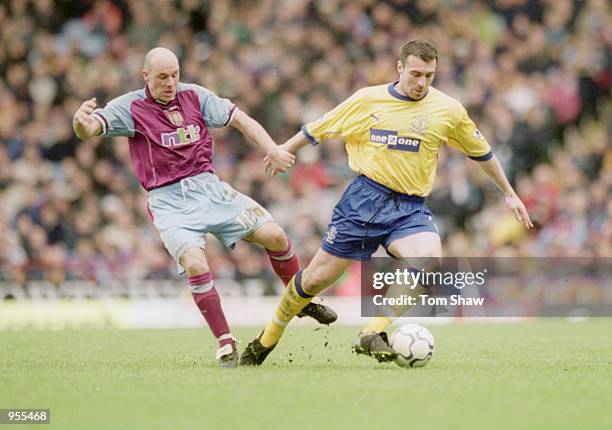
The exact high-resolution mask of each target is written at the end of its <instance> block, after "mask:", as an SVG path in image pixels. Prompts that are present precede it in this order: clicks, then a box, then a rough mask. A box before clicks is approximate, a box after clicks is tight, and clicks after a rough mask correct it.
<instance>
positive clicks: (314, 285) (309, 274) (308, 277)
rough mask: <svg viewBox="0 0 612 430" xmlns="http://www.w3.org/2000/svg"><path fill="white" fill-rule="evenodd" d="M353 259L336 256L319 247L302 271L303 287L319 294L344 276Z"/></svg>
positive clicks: (309, 291) (308, 291)
mask: <svg viewBox="0 0 612 430" xmlns="http://www.w3.org/2000/svg"><path fill="white" fill-rule="evenodd" d="M352 262H353V260H350V259H347V258H341V257H336V256H335V255H331V254H328V253H327V252H325V251H324V250H323V249H322V248H319V250H318V251H317V253H316V254H315V256H314V258H313V259H312V261H311V262H310V263H309V264H308V266H307V267H306V268H305V269H304V271H303V272H302V288H303V289H304V291H306V292H307V293H309V294H313V295H316V294H319V293H321V292H322V291H323V290H325V289H326V288H327V287H329V286H330V285H332V284H333V283H334V282H336V281H337V280H338V278H340V276H342V274H343V273H344V271H345V270H346V269H347V268H348V267H349V266H350V264H351V263H352Z"/></svg>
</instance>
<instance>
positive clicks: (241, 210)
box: [209, 192, 284, 248]
mask: <svg viewBox="0 0 612 430" xmlns="http://www.w3.org/2000/svg"><path fill="white" fill-rule="evenodd" d="M212 212H213V214H214V218H213V220H214V222H211V226H210V230H209V231H210V232H211V233H212V234H214V235H215V236H216V237H217V239H219V240H220V241H221V243H223V244H224V245H225V246H226V247H228V248H232V247H233V246H234V244H235V243H236V242H238V241H239V240H242V239H246V238H248V237H257V238H259V239H260V240H262V241H263V240H264V237H266V238H268V239H269V240H270V241H271V240H272V239H271V237H272V236H276V237H278V236H279V232H278V230H276V229H274V227H272V226H270V227H265V230H262V232H261V236H257V234H256V232H257V231H258V230H259V229H260V228H262V227H263V226H264V225H266V224H270V223H271V222H272V221H274V220H273V218H272V215H270V212H268V211H267V210H266V209H265V208H264V207H263V206H261V205H260V204H259V203H257V202H256V201H255V200H253V199H252V198H250V197H248V196H246V195H244V194H242V193H239V192H236V194H235V196H234V198H233V199H232V200H231V201H229V202H224V203H222V204H214V205H213V207H212ZM277 227H278V226H277ZM279 229H280V227H279ZM273 230H274V231H273ZM281 231H282V230H281ZM275 233H276V235H275ZM254 234H255V236H252V235H254ZM283 236H284V234H283ZM257 243H260V242H257ZM264 246H265V245H264Z"/></svg>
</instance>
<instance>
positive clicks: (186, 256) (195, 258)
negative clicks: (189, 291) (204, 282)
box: [179, 246, 210, 276]
mask: <svg viewBox="0 0 612 430" xmlns="http://www.w3.org/2000/svg"><path fill="white" fill-rule="evenodd" d="M179 263H180V264H181V266H183V267H184V268H185V270H186V271H187V274H188V275H189V276H197V275H201V274H202V273H206V272H210V268H209V266H208V260H207V259H206V254H205V253H204V249H202V248H201V247H199V246H192V247H190V248H187V249H186V250H185V252H183V254H182V255H181V256H180V257H179Z"/></svg>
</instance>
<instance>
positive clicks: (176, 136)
mask: <svg viewBox="0 0 612 430" xmlns="http://www.w3.org/2000/svg"><path fill="white" fill-rule="evenodd" d="M198 140H200V126H197V125H188V126H187V127H181V128H177V129H176V131H174V132H172V133H162V135H161V143H162V145H163V146H168V147H170V146H178V145H188V144H190V143H196V142H197V141H198Z"/></svg>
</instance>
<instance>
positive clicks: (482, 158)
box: [468, 151, 493, 161]
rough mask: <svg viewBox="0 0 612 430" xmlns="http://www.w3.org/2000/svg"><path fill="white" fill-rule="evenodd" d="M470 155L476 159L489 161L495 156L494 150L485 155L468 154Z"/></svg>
mask: <svg viewBox="0 0 612 430" xmlns="http://www.w3.org/2000/svg"><path fill="white" fill-rule="evenodd" d="M468 157H469V158H471V159H472V160H475V161H487V160H490V159H491V158H493V151H489V152H487V153H486V154H485V155H479V156H472V155H468Z"/></svg>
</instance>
